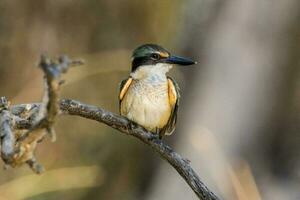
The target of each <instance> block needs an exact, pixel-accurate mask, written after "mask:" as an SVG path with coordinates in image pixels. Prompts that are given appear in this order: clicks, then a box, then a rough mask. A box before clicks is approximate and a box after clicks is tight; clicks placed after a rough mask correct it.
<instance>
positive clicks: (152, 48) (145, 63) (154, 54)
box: [131, 44, 196, 72]
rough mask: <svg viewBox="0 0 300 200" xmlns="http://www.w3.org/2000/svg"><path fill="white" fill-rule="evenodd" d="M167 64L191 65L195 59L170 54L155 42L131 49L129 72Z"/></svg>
mask: <svg viewBox="0 0 300 200" xmlns="http://www.w3.org/2000/svg"><path fill="white" fill-rule="evenodd" d="M158 64H164V65H159V66H168V65H170V66H171V65H173V64H177V65H193V64H196V62H195V61H193V60H191V59H189V58H183V57H179V56H174V55H171V54H170V53H169V52H168V51H167V50H166V49H164V48H163V47H161V46H159V45H156V44H144V45H142V46H139V47H138V48H136V49H135V50H134V51H133V54H132V66H131V72H135V71H136V70H137V69H138V68H140V67H154V66H158Z"/></svg>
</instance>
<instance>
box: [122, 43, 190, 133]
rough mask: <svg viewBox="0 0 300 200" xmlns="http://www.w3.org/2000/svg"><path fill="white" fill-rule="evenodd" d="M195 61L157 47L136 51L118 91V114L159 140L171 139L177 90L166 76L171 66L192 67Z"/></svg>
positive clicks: (151, 46) (153, 45)
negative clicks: (126, 75) (129, 70)
mask: <svg viewBox="0 0 300 200" xmlns="http://www.w3.org/2000/svg"><path fill="white" fill-rule="evenodd" d="M194 64H196V62H195V61H193V60H191V59H189V58H184V57H179V56H175V55H171V54H170V52H169V51H167V50H166V49H165V48H163V47H161V46H159V45H157V44H144V45H141V46H139V47H137V48H136V49H135V50H134V51H133V54H132V57H131V72H130V74H129V76H128V77H127V78H126V79H124V80H122V81H121V83H120V90H119V112H120V114H121V115H122V116H124V117H126V118H127V119H129V120H131V121H133V122H135V123H137V124H139V125H141V126H143V127H144V128H145V129H146V130H148V131H150V132H152V133H153V134H158V136H159V139H162V138H163V137H164V136H165V135H171V134H172V133H173V132H174V130H175V126H176V122H177V112H178V107H179V99H180V94H179V87H178V84H177V83H176V81H175V80H174V79H173V78H171V77H170V76H168V75H167V73H168V72H169V70H170V69H172V67H173V65H182V66H186V65H194Z"/></svg>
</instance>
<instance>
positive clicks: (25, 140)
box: [0, 56, 219, 200]
mask: <svg viewBox="0 0 300 200" xmlns="http://www.w3.org/2000/svg"><path fill="white" fill-rule="evenodd" d="M72 64H81V62H77V61H76V62H72V61H70V60H69V59H68V58H67V57H62V58H61V59H60V60H59V62H58V63H54V62H52V61H50V60H48V59H47V58H46V57H43V56H42V58H41V62H40V67H41V68H42V69H43V71H44V73H45V93H44V98H43V101H42V103H33V104H20V105H14V106H11V107H9V104H8V103H7V101H6V99H4V98H3V102H2V101H0V136H1V150H2V155H1V156H2V159H3V160H4V162H5V163H6V164H7V165H10V166H12V167H16V166H19V165H21V164H23V163H27V164H28V165H29V166H30V167H31V168H32V169H33V171H35V172H36V173H41V172H42V167H41V166H40V165H39V164H37V162H36V159H35V157H34V151H35V149H36V146H37V143H38V142H40V141H41V140H42V139H43V138H44V136H45V135H46V133H47V132H48V133H49V132H50V133H51V134H52V135H53V133H54V131H53V128H52V127H53V124H54V122H55V120H56V118H57V116H58V114H60V113H61V114H64V115H75V116H80V117H83V118H87V119H91V120H96V121H98V122H100V123H104V124H106V125H108V126H110V127H112V128H114V129H116V130H118V131H120V132H121V133H124V134H126V135H130V136H133V137H135V138H138V139H139V140H141V141H142V142H144V143H145V144H147V145H149V146H150V147H151V148H152V149H153V150H155V151H156V152H157V153H159V154H160V156H161V157H162V158H163V159H165V160H166V161H168V162H169V163H170V164H171V165H172V166H173V167H174V168H175V169H176V170H177V172H178V173H179V174H180V175H181V176H182V177H183V178H184V180H185V181H186V182H187V183H188V185H189V186H190V187H191V189H192V190H193V191H194V192H195V193H196V195H197V196H198V197H199V199H202V200H217V199H219V198H218V197H217V196H216V195H215V194H214V193H213V192H211V191H210V190H209V189H208V188H207V187H206V186H205V185H204V183H203V182H202V181H201V180H200V178H199V176H198V175H197V173H196V172H195V171H194V170H193V169H192V167H191V165H190V161H188V160H187V159H184V158H182V157H181V156H180V155H179V154H178V153H176V152H175V151H174V150H173V149H172V148H171V147H170V146H168V145H167V144H165V143H164V142H163V141H162V140H160V139H159V138H158V135H155V134H153V133H151V132H149V131H147V130H146V129H144V128H143V127H141V126H139V125H138V124H136V123H134V122H131V121H130V120H128V119H127V118H125V117H122V116H120V115H117V114H114V113H112V112H109V111H106V110H104V109H102V108H99V107H96V106H93V105H86V104H83V103H81V102H79V101H75V100H71V99H63V100H61V101H59V100H58V96H59V95H58V92H59V86H60V84H61V80H60V75H61V73H64V72H66V70H67V69H68V66H70V65H72ZM1 102H2V103H1ZM24 130H25V133H21V134H20V133H18V131H21V132H22V131H24ZM27 130H28V131H27ZM14 138H16V140H15V139H14ZM3 152H4V153H3ZM7 157H9V159H7ZM7 160H9V162H8V161H7Z"/></svg>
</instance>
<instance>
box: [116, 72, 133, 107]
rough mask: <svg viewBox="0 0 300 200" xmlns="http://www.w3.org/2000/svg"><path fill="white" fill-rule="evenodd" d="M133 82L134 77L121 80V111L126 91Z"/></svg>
mask: <svg viewBox="0 0 300 200" xmlns="http://www.w3.org/2000/svg"><path fill="white" fill-rule="evenodd" d="M131 83H132V78H131V77H128V78H126V79H124V80H122V81H121V83H120V93H119V111H120V113H121V102H122V99H123V97H124V96H125V94H126V92H127V91H128V88H129V86H130V84H131Z"/></svg>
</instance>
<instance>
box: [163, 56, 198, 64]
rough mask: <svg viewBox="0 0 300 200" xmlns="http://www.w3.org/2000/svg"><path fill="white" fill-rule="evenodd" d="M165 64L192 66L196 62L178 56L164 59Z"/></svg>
mask: <svg viewBox="0 0 300 200" xmlns="http://www.w3.org/2000/svg"><path fill="white" fill-rule="evenodd" d="M165 62H166V63H170V64H177V65H194V64H197V62H195V61H193V60H191V59H189V58H183V57H179V56H170V57H168V58H166V59H165Z"/></svg>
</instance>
